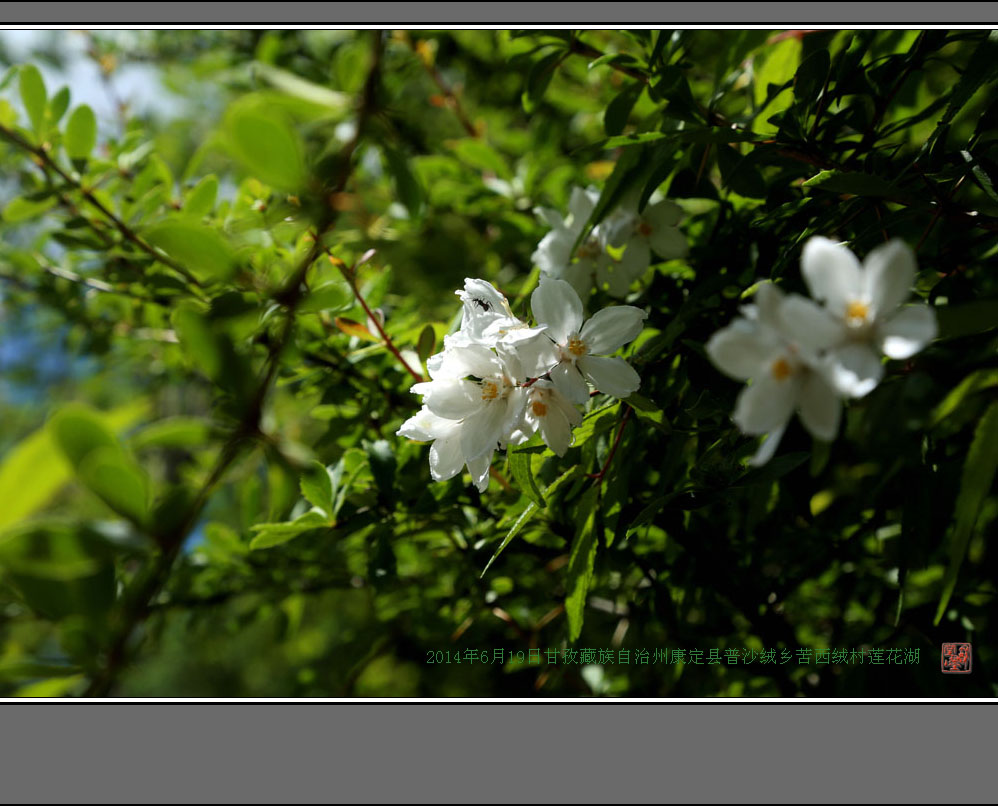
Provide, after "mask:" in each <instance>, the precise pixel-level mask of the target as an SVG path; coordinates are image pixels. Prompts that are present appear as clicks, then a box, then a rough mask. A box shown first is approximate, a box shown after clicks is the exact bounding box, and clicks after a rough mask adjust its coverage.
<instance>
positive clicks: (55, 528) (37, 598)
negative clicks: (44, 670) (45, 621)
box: [0, 524, 115, 620]
mask: <svg viewBox="0 0 998 806" xmlns="http://www.w3.org/2000/svg"><path fill="white" fill-rule="evenodd" d="M0 569H2V570H3V575H4V578H5V580H6V581H7V582H8V583H10V584H11V585H12V586H13V587H14V589H15V590H16V591H17V592H18V593H19V594H20V595H21V597H22V598H23V599H24V600H25V602H26V603H27V604H28V606H29V607H30V608H31V609H32V610H34V611H35V612H37V613H39V614H40V615H42V616H44V617H46V618H49V619H54V620H58V619H63V618H66V617H68V616H72V615H77V614H79V615H84V616H88V617H96V616H99V615H101V614H103V613H105V612H106V611H107V610H108V609H109V608H110V607H111V606H112V604H113V603H114V598H115V578H114V564H113V563H112V562H111V558H110V554H109V551H108V548H107V544H106V543H104V542H103V541H102V540H101V539H100V538H98V537H97V536H96V535H94V534H92V533H91V532H89V531H87V530H85V529H79V528H76V527H71V526H66V525H61V524H34V525H32V526H30V527H25V528H22V529H18V530H16V531H13V532H8V533H7V534H5V535H4V536H3V537H2V538H0Z"/></svg>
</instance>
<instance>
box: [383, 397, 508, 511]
mask: <svg viewBox="0 0 998 806" xmlns="http://www.w3.org/2000/svg"><path fill="white" fill-rule="evenodd" d="M395 433H396V434H397V435H398V436H401V437H408V438H409V439H414V440H417V441H418V442H432V444H431V445H430V475H431V476H432V477H433V480H434V481H446V480H447V479H450V478H453V477H454V476H456V475H457V474H458V473H460V472H461V470H462V468H464V466H465V464H467V465H468V471H469V472H470V473H471V478H472V481H474V483H475V486H476V487H478V489H479V490H480V491H482V492H484V491H485V489H486V488H487V487H488V485H489V466H490V465H491V464H492V455H491V454H489V453H483V454H482V455H481V456H480V457H479V458H477V459H473V460H471V461H470V462H466V460H465V458H464V454H463V453H462V452H461V423H460V422H459V421H457V420H447V419H444V418H443V417H438V416H437V415H436V414H434V413H433V412H432V411H430V410H429V409H428V408H427V407H426V406H423V408H421V409H420V410H419V412H418V413H416V414H414V415H413V416H412V417H410V418H409V419H408V420H406V421H405V422H404V423H402V427H401V428H399V430H398V431H396V432H395Z"/></svg>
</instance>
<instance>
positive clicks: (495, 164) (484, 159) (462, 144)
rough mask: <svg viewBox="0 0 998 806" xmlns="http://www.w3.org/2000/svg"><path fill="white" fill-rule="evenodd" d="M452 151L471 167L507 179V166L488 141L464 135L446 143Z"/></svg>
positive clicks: (508, 173)
mask: <svg viewBox="0 0 998 806" xmlns="http://www.w3.org/2000/svg"><path fill="white" fill-rule="evenodd" d="M448 145H449V146H450V147H451V148H452V149H453V150H454V153H455V154H457V156H458V157H459V158H460V159H461V161H462V162H465V163H467V164H468V165H470V166H472V167H473V168H478V169H479V170H481V171H487V172H489V173H493V174H495V175H496V176H498V177H500V178H502V179H509V178H510V176H511V174H510V170H509V166H508V165H507V164H506V160H505V159H504V158H503V156H502V155H501V154H500V153H499V152H498V151H496V150H495V149H494V148H493V147H492V146H490V145H489V144H488V143H486V142H484V141H482V140H479V139H478V138H475V137H465V138H463V139H461V140H454V141H451V142H449V143H448Z"/></svg>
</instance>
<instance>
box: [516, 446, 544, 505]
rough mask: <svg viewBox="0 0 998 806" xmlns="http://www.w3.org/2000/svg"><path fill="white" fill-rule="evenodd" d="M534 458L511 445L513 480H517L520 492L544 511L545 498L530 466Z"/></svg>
mask: <svg viewBox="0 0 998 806" xmlns="http://www.w3.org/2000/svg"><path fill="white" fill-rule="evenodd" d="M532 458H533V456H532V454H530V453H528V452H527V451H524V450H521V449H519V448H517V447H514V446H512V445H510V447H509V466H510V470H512V471H513V478H514V479H515V480H516V483H517V485H518V486H519V488H520V491H521V492H522V493H523V494H524V495H525V496H527V498H529V499H530V500H531V501H533V502H534V503H535V504H537V506H538V507H541V508H542V509H543V508H544V506H545V504H544V496H543V494H542V493H541V491H540V488H539V487H538V486H537V481H536V479H535V478H534V471H533V468H532V467H531V464H530V462H531V459H532Z"/></svg>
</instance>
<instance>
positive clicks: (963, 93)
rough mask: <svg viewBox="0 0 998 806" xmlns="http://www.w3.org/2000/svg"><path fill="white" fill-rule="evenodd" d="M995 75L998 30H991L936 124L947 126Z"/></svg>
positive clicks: (996, 72) (997, 65) (954, 89)
mask: <svg viewBox="0 0 998 806" xmlns="http://www.w3.org/2000/svg"><path fill="white" fill-rule="evenodd" d="M995 77H998V31H991V32H990V33H989V34H988V38H987V39H985V40H984V41H982V42H981V43H980V44H979V45H978V46H977V49H976V50H975V51H974V53H973V55H971V57H970V61H969V62H968V63H967V67H966V69H965V70H964V71H963V73H962V74H961V76H960V80H959V81H957V82H956V86H955V87H954V88H953V94H952V95H951V96H950V102H949V106H947V107H946V111H945V112H944V113H943V116H942V117H941V118H940V119H939V122H938V123H937V124H936V125H937V126H945V125H946V124H948V123H949V122H950V121H952V120H953V118H954V117H956V114H957V113H958V112H959V111H960V110H961V109H963V107H964V106H965V105H966V104H967V102H968V101H969V100H970V99H971V98H972V97H973V96H974V93H976V92H977V91H978V90H979V89H980V88H981V87H982V86H984V85H985V84H986V83H988V82H989V81H992V80H993V79H994V78H995Z"/></svg>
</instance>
